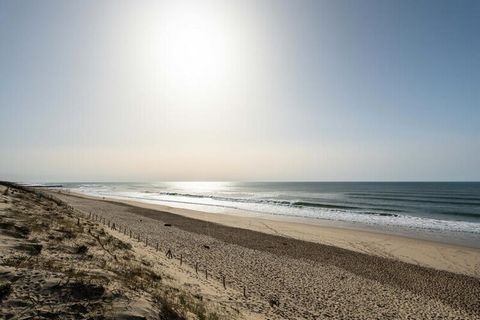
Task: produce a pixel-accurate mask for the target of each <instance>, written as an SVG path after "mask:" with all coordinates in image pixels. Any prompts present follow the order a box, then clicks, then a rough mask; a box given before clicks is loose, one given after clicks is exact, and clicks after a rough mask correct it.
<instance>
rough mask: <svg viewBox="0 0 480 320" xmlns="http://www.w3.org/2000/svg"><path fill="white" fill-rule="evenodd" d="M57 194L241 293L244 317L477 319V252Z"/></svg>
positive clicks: (364, 233)
mask: <svg viewBox="0 0 480 320" xmlns="http://www.w3.org/2000/svg"><path fill="white" fill-rule="evenodd" d="M55 195H56V196H58V197H59V198H60V199H62V200H63V201H65V202H66V203H68V204H69V205H71V206H73V207H74V208H75V209H77V210H79V211H81V212H83V213H84V214H90V215H95V216H96V217H97V218H99V219H105V223H107V222H108V223H109V224H111V223H115V226H116V227H117V228H118V227H120V230H122V228H123V232H124V233H126V234H127V236H128V237H129V236H130V234H129V232H130V231H131V232H132V237H133V238H136V239H137V241H138V238H140V241H144V242H146V243H147V244H148V246H149V247H151V248H152V249H153V250H154V251H155V247H156V245H157V243H158V245H159V251H161V252H165V251H167V250H171V252H172V254H173V256H174V257H175V258H177V259H180V258H181V259H182V263H183V265H186V266H187V267H189V268H190V272H191V274H192V276H193V278H195V277H201V275H200V274H202V275H203V277H205V276H206V277H207V279H208V277H210V279H212V281H216V282H217V283H219V284H220V285H222V281H225V285H226V287H227V288H231V289H233V290H234V291H236V292H239V293H240V294H242V293H243V292H245V295H246V298H244V300H242V303H241V305H242V308H245V309H247V310H250V311H251V312H253V313H254V314H257V315H259V316H261V317H266V318H276V319H283V318H287V319H295V318H305V319H317V318H334V319H344V318H351V319H372V318H382V319H389V318H391V319H407V318H423V319H427V318H434V317H439V318H451V319H476V318H478V317H479V316H480V315H479V313H478V310H480V305H479V303H480V302H479V300H478V296H479V295H480V279H479V278H478V274H479V273H478V272H479V264H478V261H479V252H478V249H475V248H467V247H459V246H453V245H447V244H442V243H436V242H429V241H421V240H418V239H410V238H405V237H399V236H391V235H386V234H380V233H378V234H375V233H372V232H368V231H364V230H349V229H342V228H333V227H326V226H315V225H310V226H305V225H304V224H295V223H291V222H285V221H283V222H281V221H271V220H270V221H269V220H262V219H251V218H248V219H246V218H242V217H237V216H233V215H230V216H229V215H215V214H211V213H201V214H200V213H198V212H194V211H191V210H185V209H173V208H165V207H158V206H154V205H151V204H140V203H132V202H128V203H122V202H121V201H112V200H108V201H105V200H101V199H94V198H91V197H86V196H78V195H72V194H64V193H62V194H58V193H55ZM220 216H222V217H220ZM193 217H195V219H193ZM412 262H413V263H415V264H413V263H412ZM195 267H196V269H197V272H198V273H196V272H195V271H194V269H195ZM205 272H206V273H207V274H206V275H205ZM186 278H187V279H188V278H189V277H186ZM244 290H245V291H244Z"/></svg>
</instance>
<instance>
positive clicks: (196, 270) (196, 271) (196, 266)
mask: <svg viewBox="0 0 480 320" xmlns="http://www.w3.org/2000/svg"><path fill="white" fill-rule="evenodd" d="M195 273H197V274H198V262H195Z"/></svg>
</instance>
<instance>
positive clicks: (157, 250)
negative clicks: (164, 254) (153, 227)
mask: <svg viewBox="0 0 480 320" xmlns="http://www.w3.org/2000/svg"><path fill="white" fill-rule="evenodd" d="M157 252H158V242H157Z"/></svg>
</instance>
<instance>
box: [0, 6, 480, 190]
mask: <svg viewBox="0 0 480 320" xmlns="http://www.w3.org/2000/svg"><path fill="white" fill-rule="evenodd" d="M479 34H480V1H468V0H452V1H438V0H435V1H425V0H417V1H410V0H402V1H393V0H378V1H372V0H365V1H354V0H349V1H344V0H339V1H321V0H318V1H313V0H312V1H307V0H299V1H284V0H263V1H258V0H242V1H233V0H218V1H215V0H205V1H198V0H195V1H193V0H189V1H187V0H185V1H184V0H176V1H173V0H172V1H161V0H157V1H121V0H119V1H113V0H112V1H97V0H95V1H93V0H85V1H68V0H65V1H64V0H58V1H49V0H44V1H33V0H32V1H28V0H21V1H14V0H8V1H6V0H0V151H1V153H0V154H1V156H0V180H2V179H3V180H15V181H31V182H33V181H36V182H39V181H176V180H193V181H199V180H216V181H219V180H244V181H247V180H250V181H251V180H253V181H267V180H268V181H270V180H288V181H294V180H296V181H303V180H309V181H312V180H317V181H392V180H393V181H417V180H423V181H450V180H453V181H463V180H468V181H479V180H480V36H479Z"/></svg>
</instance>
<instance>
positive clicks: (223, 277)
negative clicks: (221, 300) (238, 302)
mask: <svg viewBox="0 0 480 320" xmlns="http://www.w3.org/2000/svg"><path fill="white" fill-rule="evenodd" d="M222 282H223V289H227V285H226V284H225V276H224V275H222Z"/></svg>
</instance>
